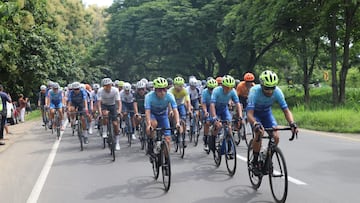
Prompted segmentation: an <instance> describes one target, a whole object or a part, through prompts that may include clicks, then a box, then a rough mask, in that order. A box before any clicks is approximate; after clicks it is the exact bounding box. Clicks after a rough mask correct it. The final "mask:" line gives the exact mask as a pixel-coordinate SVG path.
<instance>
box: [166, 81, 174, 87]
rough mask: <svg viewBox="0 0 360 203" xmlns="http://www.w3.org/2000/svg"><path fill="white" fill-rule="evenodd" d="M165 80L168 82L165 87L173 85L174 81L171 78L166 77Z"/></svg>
mask: <svg viewBox="0 0 360 203" xmlns="http://www.w3.org/2000/svg"><path fill="white" fill-rule="evenodd" d="M166 80H167V82H168V86H167V89H170V88H172V87H173V86H174V81H173V79H172V78H166Z"/></svg>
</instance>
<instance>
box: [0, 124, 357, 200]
mask: <svg viewBox="0 0 360 203" xmlns="http://www.w3.org/2000/svg"><path fill="white" fill-rule="evenodd" d="M19 126H20V125H19ZM14 127H15V126H14ZM20 127H21V126H20ZM24 127H25V126H24ZM26 129H27V130H25V132H23V133H22V134H21V135H18V136H17V137H16V138H10V139H13V140H15V141H14V142H13V143H11V145H10V144H9V145H8V146H7V148H6V150H2V151H1V152H0V202H14V203H17V202H29V203H31V202H44V203H47V202H52V203H55V202H131V203H136V202H165V201H166V202H194V203H205V202H206V203H211V202H223V203H226V202H237V203H238V202H274V200H273V197H272V194H271V191H270V186H269V181H268V177H267V176H265V177H264V179H263V182H262V184H261V187H260V188H259V189H258V190H254V189H253V188H252V187H251V184H250V181H249V177H248V173H247V166H246V162H245V159H246V158H245V157H246V147H245V144H244V143H240V146H238V147H237V151H238V157H237V158H238V159H237V161H238V162H237V170H236V174H235V175H234V176H233V177H230V176H229V175H228V172H227V170H226V165H225V162H224V160H223V161H222V163H221V165H220V167H219V168H217V167H216V166H215V164H214V160H213V158H212V155H207V154H206V153H205V152H204V151H203V149H202V145H199V146H197V147H194V146H193V145H192V144H191V143H190V144H189V147H188V148H187V149H186V152H185V157H184V159H181V158H180V155H179V154H177V153H174V152H173V148H172V153H171V164H172V182H171V188H170V190H169V192H167V193H166V192H164V188H163V185H162V182H161V177H159V179H158V180H154V178H153V174H152V169H151V164H150V162H149V159H148V157H147V156H145V154H144V152H143V151H142V150H140V143H139V141H138V140H136V141H135V144H133V145H132V146H131V147H128V146H127V144H126V138H125V137H122V138H121V150H120V151H117V152H116V161H115V162H113V161H112V160H111V156H110V154H109V150H108V149H107V148H106V149H103V148H102V139H101V138H100V137H99V136H97V135H96V134H93V135H92V136H91V137H90V143H89V144H88V145H86V146H85V149H84V151H80V147H79V141H78V139H77V137H76V136H74V137H73V136H72V135H71V132H70V128H66V130H65V131H64V133H63V135H62V137H61V139H60V140H59V141H58V140H57V139H56V138H55V135H51V132H50V131H45V130H44V128H43V127H42V126H41V124H40V122H34V123H33V124H32V125H30V126H27V127H26ZM289 137H290V134H289V132H282V133H281V140H280V144H279V147H280V148H281V149H282V151H283V153H284V155H285V158H286V163H287V169H288V174H289V190H288V196H287V202H301V203H303V202H359V197H358V191H359V188H360V175H358V171H359V167H360V156H359V154H360V137H359V136H355V135H353V136H351V135H350V136H342V135H336V134H330V133H323V132H314V131H307V130H300V133H299V139H297V140H295V141H293V142H290V141H288V138H289Z"/></svg>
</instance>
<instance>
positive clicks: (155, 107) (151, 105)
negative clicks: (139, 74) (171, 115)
mask: <svg viewBox="0 0 360 203" xmlns="http://www.w3.org/2000/svg"><path fill="white" fill-rule="evenodd" d="M168 104H170V105H171V107H172V108H173V109H176V108H177V105H176V101H175V97H174V96H173V95H172V94H171V93H169V92H167V93H166V95H165V97H164V98H159V97H158V96H157V95H156V92H154V91H151V92H149V93H148V94H147V95H146V96H145V104H144V105H145V110H151V113H152V114H154V115H163V114H166V113H167V107H168Z"/></svg>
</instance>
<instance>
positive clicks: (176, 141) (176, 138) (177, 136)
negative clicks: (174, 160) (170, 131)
mask: <svg viewBox="0 0 360 203" xmlns="http://www.w3.org/2000/svg"><path fill="white" fill-rule="evenodd" d="M172 136H174V152H178V150H179V140H180V133H179V131H178V130H177V131H176V132H175V133H174V135H172Z"/></svg>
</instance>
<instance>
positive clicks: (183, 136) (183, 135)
mask: <svg viewBox="0 0 360 203" xmlns="http://www.w3.org/2000/svg"><path fill="white" fill-rule="evenodd" d="M179 143H180V147H179V151H180V157H181V158H182V159H183V158H184V155H185V146H186V144H185V133H182V135H181V139H180V142H179Z"/></svg>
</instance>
